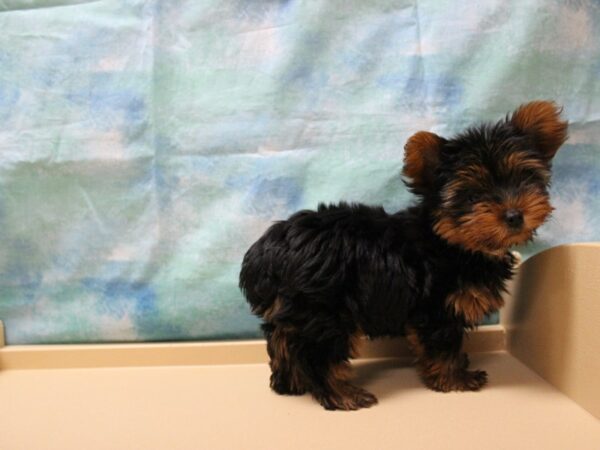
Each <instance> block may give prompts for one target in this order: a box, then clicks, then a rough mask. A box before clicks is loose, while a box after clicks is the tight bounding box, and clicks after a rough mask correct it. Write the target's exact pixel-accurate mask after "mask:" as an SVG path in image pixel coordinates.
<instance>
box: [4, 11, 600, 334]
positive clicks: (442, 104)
mask: <svg viewBox="0 0 600 450" xmlns="http://www.w3.org/2000/svg"><path fill="white" fill-rule="evenodd" d="M0 10H1V12H0V29H1V30H2V32H1V33H0V243H1V247H0V248H1V252H0V319H1V320H3V321H4V322H5V326H6V330H7V339H8V342H9V343H10V344H20V343H51V342H99V341H150V340H174V339H218V338H219V339H222V338H241V337H249V336H257V335H258V334H257V332H258V321H257V320H256V319H255V318H254V317H252V316H251V315H250V313H249V310H248V307H247V305H246V304H245V302H244V300H243V297H242V295H241V294H240V292H239V290H238V288H237V276H238V272H239V267H240V262H241V259H242V256H243V254H244V252H245V250H246V249H247V248H248V246H249V245H250V244H251V243H252V242H253V241H254V240H256V239H257V238H258V237H259V236H260V235H261V233H262V232H263V231H264V230H265V229H266V228H267V227H268V226H269V224H270V223H272V222H273V221H274V220H278V219H283V218H285V217H286V216H288V215H289V214H290V213H291V212H293V211H295V210H298V209H301V208H314V207H316V205H317V203H318V202H320V201H323V202H334V201H338V200H341V199H344V200H347V201H358V202H366V203H373V204H383V205H384V207H385V208H386V210H388V211H390V212H391V211H395V210H397V209H399V208H402V207H405V206H407V205H408V204H409V203H410V202H411V196H410V195H409V194H408V192H407V190H406V188H405V187H404V185H403V184H402V182H401V178H400V175H399V173H400V169H401V161H402V147H403V145H404V142H405V141H406V139H407V138H408V137H409V136H410V134H411V133H414V132H415V131H417V130H422V129H423V130H431V131H433V132H436V133H439V134H441V135H444V136H448V135H452V133H455V132H457V131H459V130H462V129H463V128H464V127H465V126H467V125H469V124H471V123H473V122H477V121H480V120H497V119H499V118H501V117H503V116H504V115H505V114H506V113H507V112H509V111H512V110H513V109H514V108H515V107H516V106H518V105H519V104H521V103H523V102H525V101H528V100H532V99H538V98H542V99H547V98H549V99H555V100H556V101H557V102H559V103H560V104H562V105H564V114H565V115H566V117H568V119H569V121H570V123H571V125H570V139H569V141H568V143H567V144H566V145H565V146H564V148H563V149H562V150H561V151H560V152H559V154H558V155H557V157H556V159H555V164H554V172H555V174H554V183H553V187H552V195H553V198H554V206H555V207H556V211H555V213H554V217H553V219H552V220H551V221H550V222H549V223H547V224H546V225H544V226H543V227H542V228H541V229H540V230H539V236H538V239H537V242H536V243H535V244H533V245H530V246H527V247H525V248H522V249H521V251H522V252H523V253H524V255H525V256H526V257H527V256H529V255H531V254H533V253H535V252H538V251H540V250H542V249H544V248H547V247H550V246H553V245H557V244H560V243H565V242H575V241H591V240H598V239H600V197H599V195H598V194H599V191H600V177H599V174H600V156H599V155H600V154H599V148H598V147H599V144H598V142H599V141H600V139H599V138H600V126H599V123H600V85H599V84H598V82H597V80H598V78H599V77H600V29H599V28H600V6H599V4H598V2H595V1H593V0H589V1H585V0H571V1H559V0H528V1H521V0H518V1H517V0H512V1H506V0H482V1H478V2H455V1H439V0H418V1H417V0H394V1H392V0H373V1H364V0H310V1H294V0H279V1H277V0H262V1H261V0H201V1H198V0H189V1H165V0H163V1H146V2H144V1H120V0H114V1H110V0H107V1H87V2H86V1H59V0H53V1H41V0H28V1H26V0H11V1H9V0H4V1H2V2H0Z"/></svg>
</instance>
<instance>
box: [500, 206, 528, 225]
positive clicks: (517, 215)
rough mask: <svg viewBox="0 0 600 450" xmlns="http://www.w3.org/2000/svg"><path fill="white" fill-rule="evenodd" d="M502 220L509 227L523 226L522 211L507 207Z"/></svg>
mask: <svg viewBox="0 0 600 450" xmlns="http://www.w3.org/2000/svg"><path fill="white" fill-rule="evenodd" d="M504 220H505V221H506V223H507V224H508V226H509V227H511V228H521V227H522V226H523V213H522V212H521V211H519V210H518V209H509V210H507V211H506V212H505V213H504Z"/></svg>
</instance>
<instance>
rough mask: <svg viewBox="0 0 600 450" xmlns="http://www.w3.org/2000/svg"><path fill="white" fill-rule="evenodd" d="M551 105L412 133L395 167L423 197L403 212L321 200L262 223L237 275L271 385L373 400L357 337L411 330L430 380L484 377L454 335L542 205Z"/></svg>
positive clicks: (341, 402)
mask: <svg viewBox="0 0 600 450" xmlns="http://www.w3.org/2000/svg"><path fill="white" fill-rule="evenodd" d="M558 114H559V112H558V111H557V110H556V108H555V106H554V105H553V104H552V103H547V102H534V103H531V104H529V105H525V106H523V107H521V109H519V110H518V111H517V112H515V114H514V116H513V117H512V118H511V119H507V120H505V121H502V122H499V123H498V124H497V125H495V126H482V127H479V128H473V129H470V130H468V131H467V132H466V133H464V134H463V135H460V136H458V137H457V138H455V139H453V140H451V141H447V140H445V139H443V138H439V137H438V136H435V135H433V134H431V133H424V132H421V133H417V134H416V135H415V136H413V137H412V138H411V140H409V142H408V143H407V146H406V155H405V168H404V173H405V175H406V176H407V177H408V178H409V179H410V181H409V183H408V184H409V186H410V187H411V189H412V191H413V192H414V193H416V194H417V195H419V196H420V202H419V203H418V204H417V205H416V206H414V207H412V208H409V209H407V210H404V211H400V212H398V213H396V214H387V213H386V212H385V211H384V210H383V209H382V208H378V207H369V206H365V205H360V204H346V203H340V204H339V205H329V206H326V205H320V206H319V208H318V210H317V211H300V212H298V213H296V214H294V215H292V216H291V217H290V218H289V219H288V220H285V221H281V222H278V223H275V224H274V225H273V226H271V227H270V228H269V230H268V231H267V232H266V233H265V234H264V235H263V236H262V237H261V238H260V239H259V240H258V241H257V242H256V243H255V244H254V245H253V246H252V247H251V248H250V249H249V250H248V252H247V253H246V255H245V257H244V261H243V264H242V271H241V274H240V287H241V288H242V290H243V292H244V293H245V295H246V298H247V300H248V302H249V303H250V305H251V306H252V310H253V312H254V313H255V314H257V315H259V316H261V317H262V318H263V319H264V323H263V325H262V328H263V331H264V333H265V336H266V338H267V343H268V351H269V355H270V357H271V369H272V376H271V387H272V388H273V389H274V390H275V391H276V392H278V393H281V394H302V393H304V392H306V391H309V392H311V393H312V394H313V395H314V396H315V397H316V398H317V399H318V400H319V401H320V402H321V404H322V405H323V406H325V407H326V408H328V409H358V408H361V407H367V406H370V405H372V404H373V403H375V402H376V399H375V397H374V396H373V395H372V394H370V393H368V392H367V391H364V390H363V389H361V388H358V387H356V386H353V385H352V384H350V383H349V381H348V363H347V361H348V359H349V358H350V357H351V356H352V351H353V346H354V340H355V339H356V337H357V336H360V335H361V334H366V335H367V336H369V337H372V338H375V337H380V336H400V335H402V336H406V337H407V339H408V341H409V344H410V345H411V348H412V350H413V351H414V352H415V354H416V356H417V366H418V368H419V372H420V374H421V376H422V378H423V380H424V382H425V383H426V384H427V385H428V386H429V387H431V388H432V389H435V390H441V391H448V390H476V389H479V388H480V387H481V386H482V385H483V384H485V382H486V374H485V372H483V371H469V370H467V366H468V359H467V357H466V355H464V354H462V353H461V344H462V338H463V333H464V330H465V328H469V327H473V326H476V325H477V323H478V322H479V321H480V320H481V318H482V317H483V316H484V315H485V314H487V313H490V312H493V311H495V310H497V309H498V308H499V307H500V306H501V305H502V298H501V294H502V291H503V290H504V287H505V282H506V280H508V279H509V278H510V277H511V275H512V267H513V265H514V258H513V257H512V255H511V253H510V252H508V251H507V249H508V247H509V246H510V245H513V244H515V243H519V242H523V241H526V240H528V239H530V238H531V237H532V235H533V233H534V231H535V228H537V226H539V225H540V224H541V223H542V222H543V221H544V220H545V219H546V217H547V216H548V214H549V213H550V209H551V208H550V206H549V203H548V202H547V185H548V170H549V168H550V159H551V157H552V156H553V154H554V153H553V152H555V151H556V149H558V146H560V144H562V142H563V141H564V139H565V137H566V124H565V123H564V122H560V121H559V120H558ZM536 117H537V118H538V122H535V120H534V119H535V118H536ZM532 121H533V122H534V123H535V124H538V126H537V128H535V127H534V129H533V128H532V125H531V124H530V122H532ZM548 122H551V123H550V125H553V126H554V128H553V129H552V130H551V131H548V129H549V128H548V127H549V125H548ZM540 123H541V125H540ZM542 125H548V126H546V128H544V127H543V126H542ZM550 128H551V127H550ZM540 130H541V131H540ZM556 130H558V131H556ZM542 131H543V132H546V134H544V135H541V134H540V133H542ZM550 132H555V133H557V135H555V136H552V135H550ZM536 133H537V134H536ZM540 142H541V144H540ZM554 147H556V148H554ZM515 211H516V212H515ZM507 224H509V225H507Z"/></svg>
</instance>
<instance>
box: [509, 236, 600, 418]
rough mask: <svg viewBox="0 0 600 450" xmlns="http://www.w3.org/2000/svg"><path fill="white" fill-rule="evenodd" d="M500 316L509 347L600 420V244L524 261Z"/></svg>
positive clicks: (566, 247) (557, 249)
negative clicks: (599, 382) (511, 293)
mask: <svg viewBox="0 0 600 450" xmlns="http://www.w3.org/2000/svg"><path fill="white" fill-rule="evenodd" d="M512 292H513V295H512V300H510V301H509V303H508V305H507V308H506V309H505V310H504V311H503V314H502V324H503V325H504V326H505V327H506V330H507V345H508V350H509V351H510V352H511V353H512V354H513V355H515V356H516V357H517V358H519V359H520V360H522V361H523V362H524V363H525V364H527V365H528V366H529V367H531V368H532V369H533V370H535V371H536V372H537V373H538V374H540V375H541V376H542V377H543V378H545V379H546V380H548V381H549V382H550V383H551V384H553V385H554V386H556V387H557V388H558V389H560V390H561V391H563V392H564V393H566V394H567V395H568V396H569V397H571V398H572V399H573V400H575V401H576V402H577V403H579V404H580V405H581V406H583V407H584V408H586V409H587V410H588V411H590V412H591V413H592V414H594V415H595V416H596V417H598V418H600V385H599V384H598V379H599V377H600V243H590V244H573V245H563V246H559V247H555V248H551V249H549V250H546V251H544V252H542V253H540V254H538V255H535V256H533V257H532V258H530V259H528V260H527V261H525V262H524V263H523V264H522V265H521V268H520V271H519V274H518V276H517V277H516V279H515V282H514V284H513V287H512Z"/></svg>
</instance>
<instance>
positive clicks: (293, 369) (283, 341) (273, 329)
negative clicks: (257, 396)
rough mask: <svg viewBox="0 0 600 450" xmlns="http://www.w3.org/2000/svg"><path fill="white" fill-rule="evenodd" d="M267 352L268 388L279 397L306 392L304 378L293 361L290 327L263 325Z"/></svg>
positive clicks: (299, 368)
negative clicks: (268, 368) (269, 372)
mask: <svg viewBox="0 0 600 450" xmlns="http://www.w3.org/2000/svg"><path fill="white" fill-rule="evenodd" d="M262 328H263V331H264V333H265V337H266V339H267V352H268V354H269V358H270V362H269V366H270V367H271V380H270V386H271V389H273V390H274V391H275V392H277V393H278V394H281V395H302V394H304V393H306V391H307V382H306V376H305V375H304V374H303V372H302V369H301V367H300V365H299V364H296V362H295V361H294V360H293V352H294V349H293V348H290V342H291V341H292V342H293V331H292V329H291V328H290V327H285V326H282V325H273V324H271V323H264V324H263V326H262Z"/></svg>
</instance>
